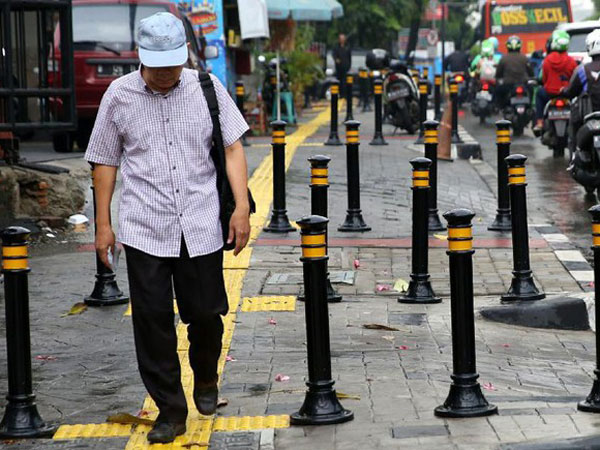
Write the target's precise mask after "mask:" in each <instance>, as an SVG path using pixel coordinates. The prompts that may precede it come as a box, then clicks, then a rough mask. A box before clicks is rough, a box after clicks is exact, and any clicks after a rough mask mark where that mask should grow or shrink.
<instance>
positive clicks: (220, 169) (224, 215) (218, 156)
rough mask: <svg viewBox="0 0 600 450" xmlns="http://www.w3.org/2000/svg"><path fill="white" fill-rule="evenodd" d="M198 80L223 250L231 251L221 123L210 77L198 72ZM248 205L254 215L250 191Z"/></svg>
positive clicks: (232, 202)
mask: <svg viewBox="0 0 600 450" xmlns="http://www.w3.org/2000/svg"><path fill="white" fill-rule="evenodd" d="M198 80H199V81H200V85H201V86H202V91H203V92H204V97H205V98H206V103H207V104H208V110H209V111H210V118H211V120H212V125H213V132H212V140H213V142H212V148H211V150H210V156H211V157H212V159H213V162H214V163H215V168H216V169H217V190H218V192H219V204H220V207H221V212H220V219H221V228H222V231H223V249H224V250H233V249H234V248H235V236H234V238H233V241H232V242H231V243H230V244H228V243H227V238H228V237H229V221H230V219H231V215H232V214H233V211H234V210H235V199H234V198H233V192H232V190H231V186H230V184H229V179H228V178H227V171H226V170H225V164H226V160H225V146H224V144H223V134H222V133H221V122H220V121H219V102H218V100H217V94H216V92H215V86H214V84H213V82H212V80H211V78H210V75H209V74H208V73H206V72H200V71H198ZM248 203H249V204H250V214H252V213H255V212H256V203H255V202H254V198H252V193H251V192H250V189H248Z"/></svg>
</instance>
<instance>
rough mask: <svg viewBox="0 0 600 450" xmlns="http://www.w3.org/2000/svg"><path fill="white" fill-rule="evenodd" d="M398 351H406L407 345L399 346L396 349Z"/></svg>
mask: <svg viewBox="0 0 600 450" xmlns="http://www.w3.org/2000/svg"><path fill="white" fill-rule="evenodd" d="M396 348H397V349H398V350H408V345H399V346H398V347H396Z"/></svg>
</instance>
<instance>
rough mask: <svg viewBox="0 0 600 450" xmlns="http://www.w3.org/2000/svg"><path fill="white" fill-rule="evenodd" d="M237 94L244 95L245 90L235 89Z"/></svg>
mask: <svg viewBox="0 0 600 450" xmlns="http://www.w3.org/2000/svg"><path fill="white" fill-rule="evenodd" d="M235 93H236V94H237V95H244V88H235Z"/></svg>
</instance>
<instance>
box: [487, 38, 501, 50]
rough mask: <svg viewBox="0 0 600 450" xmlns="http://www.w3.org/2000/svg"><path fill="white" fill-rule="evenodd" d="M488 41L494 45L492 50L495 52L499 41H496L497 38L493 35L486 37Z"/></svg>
mask: <svg viewBox="0 0 600 450" xmlns="http://www.w3.org/2000/svg"><path fill="white" fill-rule="evenodd" d="M488 41H490V42H491V43H492V45H493V46H494V52H496V51H497V50H498V47H500V42H499V41H498V38H497V37H495V36H492V37H491V38H489V39H488Z"/></svg>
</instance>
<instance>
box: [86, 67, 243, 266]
mask: <svg viewBox="0 0 600 450" xmlns="http://www.w3.org/2000/svg"><path fill="white" fill-rule="evenodd" d="M211 77H212V80H213V83H214V85H215V90H216V94H217V99H218V101H219V108H220V121H221V129H222V132H223V141H224V144H225V146H226V147H227V146H229V145H231V144H233V143H234V142H235V141H237V140H238V139H239V138H240V137H241V136H242V135H243V134H244V133H245V132H246V131H247V130H248V125H247V124H246V122H245V120H244V118H243V116H242V115H241V113H240V112H239V110H238V108H237V106H236V105H235V103H234V102H233V99H232V98H231V97H230V95H229V93H228V92H227V90H226V89H225V88H224V87H223V85H222V84H221V83H220V82H219V80H218V79H217V78H216V77H214V76H212V75H211ZM211 144H212V122H211V118H210V113H209V111H208V105H207V104H206V100H205V98H204V94H203V92H202V87H201V86H200V83H199V82H198V74H197V73H196V72H195V71H194V70H190V69H183V72H182V74H181V79H180V82H179V83H178V85H177V86H176V87H174V88H173V89H172V90H171V91H170V92H169V93H168V94H166V95H163V94H158V93H153V92H152V91H150V90H149V89H148V87H147V86H146V84H145V82H144V79H143V78H142V76H141V73H140V71H139V70H137V71H135V72H132V73H130V74H128V75H125V76H123V77H121V78H119V79H117V80H115V81H114V82H113V83H111V85H110V87H109V88H108V90H107V91H106V93H105V94H104V97H103V98H102V102H101V104H100V109H99V111H98V116H97V118H96V123H95V125H94V130H93V132H92V136H91V138H90V142H89V145H88V148H87V151H86V153H85V159H86V160H87V161H89V162H91V163H96V164H103V165H109V166H116V167H118V166H120V167H121V177H122V187H121V198H120V205H119V230H118V239H119V240H120V241H121V242H122V243H123V244H126V245H128V246H131V247H134V248H136V249H138V250H141V251H143V252H145V253H148V254H150V255H154V256H161V257H177V256H179V252H180V246H181V236H182V234H183V236H184V238H185V242H186V245H187V248H188V252H189V254H190V256H191V257H195V256H199V255H206V254H209V253H213V252H215V251H217V250H219V249H220V248H221V247H222V246H223V237H222V234H221V224H220V222H219V198H218V193H217V187H216V170H215V166H214V163H213V161H212V158H211V157H210V149H211Z"/></svg>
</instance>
